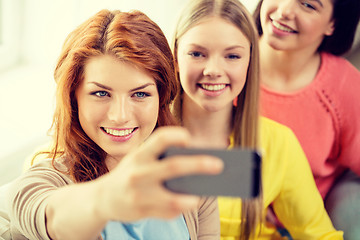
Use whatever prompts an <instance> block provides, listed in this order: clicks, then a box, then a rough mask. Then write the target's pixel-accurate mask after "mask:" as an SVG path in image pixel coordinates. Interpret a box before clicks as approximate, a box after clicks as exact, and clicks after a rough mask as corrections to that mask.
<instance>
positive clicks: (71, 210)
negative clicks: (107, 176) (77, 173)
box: [46, 181, 107, 240]
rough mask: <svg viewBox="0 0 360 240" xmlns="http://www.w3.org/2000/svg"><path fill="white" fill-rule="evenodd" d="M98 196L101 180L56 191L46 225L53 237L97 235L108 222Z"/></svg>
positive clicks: (70, 237) (79, 237)
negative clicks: (102, 211)
mask: <svg viewBox="0 0 360 240" xmlns="http://www.w3.org/2000/svg"><path fill="white" fill-rule="evenodd" d="M99 197H101V186H100V185H99V182H98V181H92V182H88V183H81V184H72V185H69V186H65V187H62V188H60V189H58V190H57V191H55V192H54V193H53V194H52V195H51V196H50V197H49V198H48V200H47V206H46V228H47V232H48V234H49V236H50V237H51V239H86V240H88V239H96V238H97V237H98V236H99V234H100V233H101V231H102V229H103V228H104V226H105V225H106V222H107V220H106V219H104V217H102V214H100V211H99V210H101V209H99V208H100V207H101V206H100V205H98V199H99ZM99 206H100V207H99Z"/></svg>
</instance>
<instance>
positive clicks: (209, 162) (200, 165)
mask: <svg viewBox="0 0 360 240" xmlns="http://www.w3.org/2000/svg"><path fill="white" fill-rule="evenodd" d="M159 168H160V169H159V171H157V172H158V174H159V173H161V175H159V176H158V177H159V178H160V180H161V181H164V180H167V179H171V178H176V177H181V176H185V175H194V174H207V175H216V174H219V173H221V172H222V170H223V168H224V163H223V161H222V160H221V159H220V158H217V157H214V156H210V155H191V156H184V155H179V156H172V157H167V158H165V159H163V160H162V161H160V165H159Z"/></svg>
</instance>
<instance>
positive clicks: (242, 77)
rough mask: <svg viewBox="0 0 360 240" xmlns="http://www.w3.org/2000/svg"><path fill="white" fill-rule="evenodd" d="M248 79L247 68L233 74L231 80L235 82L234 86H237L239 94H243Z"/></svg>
mask: <svg viewBox="0 0 360 240" xmlns="http://www.w3.org/2000/svg"><path fill="white" fill-rule="evenodd" d="M234 70H235V69H234ZM246 77H247V66H244V67H243V68H240V69H238V70H235V71H233V72H231V79H232V81H233V85H235V86H236V88H237V89H238V91H239V92H241V90H242V88H243V87H244V85H245V82H246Z"/></svg>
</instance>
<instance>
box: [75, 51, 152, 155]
mask: <svg viewBox="0 0 360 240" xmlns="http://www.w3.org/2000/svg"><path fill="white" fill-rule="evenodd" d="M76 99H77V103H78V111H79V121H80V125H81V127H82V128H83V130H84V132H85V133H86V134H87V135H88V136H89V137H90V138H91V139H92V140H93V141H94V142H95V143H96V144H97V145H98V146H99V147H101V148H102V149H103V150H104V151H105V152H106V153H107V154H108V156H111V157H114V158H116V159H121V158H122V157H123V156H124V155H125V154H127V153H128V152H129V151H130V150H131V149H133V148H135V147H137V146H139V144H141V143H142V142H143V141H144V140H145V139H146V138H147V137H148V136H149V135H150V134H151V132H152V131H153V129H154V128H155V126H156V122H157V118H158V112H159V94H158V90H157V86H156V83H155V80H154V79H153V78H152V77H151V76H150V75H149V74H147V73H146V72H145V71H143V70H140V69H139V68H136V67H135V66H134V65H131V64H130V63H126V62H122V61H119V60H118V59H116V58H115V57H112V56H109V55H101V56H97V57H93V58H90V59H89V60H88V61H87V62H86V64H85V67H84V79H83V81H82V82H81V84H80V85H79V87H78V88H77V90H76Z"/></svg>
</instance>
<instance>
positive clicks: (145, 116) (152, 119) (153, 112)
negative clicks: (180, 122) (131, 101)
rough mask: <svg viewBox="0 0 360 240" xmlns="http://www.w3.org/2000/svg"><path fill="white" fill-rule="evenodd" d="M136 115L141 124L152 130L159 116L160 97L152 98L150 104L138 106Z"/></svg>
mask: <svg viewBox="0 0 360 240" xmlns="http://www.w3.org/2000/svg"><path fill="white" fill-rule="evenodd" d="M135 111H136V115H137V119H138V121H140V122H139V124H141V125H142V127H143V128H146V129H149V131H150V132H151V131H152V130H153V129H154V128H155V125H156V123H157V120H158V116H159V99H158V98H156V99H152V101H151V102H149V103H148V104H143V105H139V106H137V109H136V110H135Z"/></svg>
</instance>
